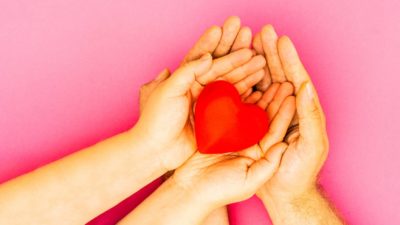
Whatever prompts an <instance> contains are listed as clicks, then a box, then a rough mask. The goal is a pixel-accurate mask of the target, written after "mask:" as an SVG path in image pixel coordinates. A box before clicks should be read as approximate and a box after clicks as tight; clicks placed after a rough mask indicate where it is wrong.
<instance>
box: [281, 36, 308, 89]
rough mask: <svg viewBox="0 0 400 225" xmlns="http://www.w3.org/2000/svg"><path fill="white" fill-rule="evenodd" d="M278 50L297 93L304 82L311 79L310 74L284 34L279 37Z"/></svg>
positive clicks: (288, 77) (287, 75)
mask: <svg viewBox="0 0 400 225" xmlns="http://www.w3.org/2000/svg"><path fill="white" fill-rule="evenodd" d="M278 51H279V57H280V59H281V62H282V66H283V69H284V71H285V74H286V77H287V79H288V80H289V81H290V82H292V83H293V85H294V88H295V92H296V93H297V92H298V91H299V89H300V87H301V85H302V84H303V83H305V82H308V81H310V76H309V75H308V73H307V71H306V70H305V68H304V66H303V63H302V62H301V60H300V58H299V56H298V54H297V51H296V48H295V47H294V45H293V43H292V41H291V40H290V39H289V37H287V36H282V37H280V38H279V40H278Z"/></svg>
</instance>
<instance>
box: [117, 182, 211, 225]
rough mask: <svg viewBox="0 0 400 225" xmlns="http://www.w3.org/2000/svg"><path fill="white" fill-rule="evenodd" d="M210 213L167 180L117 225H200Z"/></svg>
mask: <svg viewBox="0 0 400 225" xmlns="http://www.w3.org/2000/svg"><path fill="white" fill-rule="evenodd" d="M212 211H213V208H212V207H207V205H206V204H204V203H202V201H201V200H200V198H197V196H195V195H194V194H193V193H188V192H187V191H186V190H183V189H182V188H180V187H179V186H177V185H175V184H174V182H173V181H172V179H168V180H167V181H165V182H164V183H163V184H162V185H161V186H160V187H159V188H158V189H157V190H156V191H155V192H154V193H153V194H151V195H150V196H149V197H148V198H147V199H146V200H145V201H144V202H142V203H141V204H140V205H139V206H138V207H137V208H136V209H135V210H134V211H132V212H131V213H130V214H129V215H128V216H126V217H125V218H124V219H123V220H121V221H120V222H119V223H118V225H134V224H140V225H177V224H190V225H201V224H202V222H203V221H204V219H205V218H206V217H207V215H209V214H210V213H211V212H212Z"/></svg>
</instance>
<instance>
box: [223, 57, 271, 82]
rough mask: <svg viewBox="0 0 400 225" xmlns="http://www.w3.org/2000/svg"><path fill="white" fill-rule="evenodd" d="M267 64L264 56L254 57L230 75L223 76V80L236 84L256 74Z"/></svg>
mask: <svg viewBox="0 0 400 225" xmlns="http://www.w3.org/2000/svg"><path fill="white" fill-rule="evenodd" d="M265 64H266V61H265V58H264V56H262V55H257V56H254V57H253V58H252V59H251V60H250V61H248V62H247V63H245V64H243V65H242V66H239V67H238V68H236V69H234V70H232V71H231V72H229V73H228V74H226V75H224V76H223V79H224V80H226V81H228V82H230V83H236V82H239V81H240V80H242V79H244V78H245V77H246V76H248V75H249V74H252V73H255V72H256V71H258V70H260V69H262V68H263V67H264V66H265Z"/></svg>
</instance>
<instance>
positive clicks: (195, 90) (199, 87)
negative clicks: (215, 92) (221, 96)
mask: <svg viewBox="0 0 400 225" xmlns="http://www.w3.org/2000/svg"><path fill="white" fill-rule="evenodd" d="M203 88H204V87H203V86H202V85H201V84H199V82H197V81H195V82H194V83H193V85H192V87H191V88H190V92H191V94H192V98H193V101H196V100H197V98H198V97H199V95H200V93H201V91H202V90H203Z"/></svg>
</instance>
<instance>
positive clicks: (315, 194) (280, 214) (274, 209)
mask: <svg viewBox="0 0 400 225" xmlns="http://www.w3.org/2000/svg"><path fill="white" fill-rule="evenodd" d="M258 197H259V198H260V199H261V201H262V202H263V204H264V206H265V208H266V209H267V210H268V212H269V214H270V217H271V219H272V221H273V222H274V224H286V222H285V220H286V219H287V215H286V214H287V212H296V211H302V208H306V207H309V206H310V205H313V204H314V203H315V202H318V201H319V199H320V198H321V197H322V196H321V193H320V191H319V188H318V185H317V184H314V185H312V186H310V187H308V188H305V189H304V190H303V191H301V192H300V191H296V192H294V193H289V192H277V191H276V192H267V191H264V192H262V194H258Z"/></svg>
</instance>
